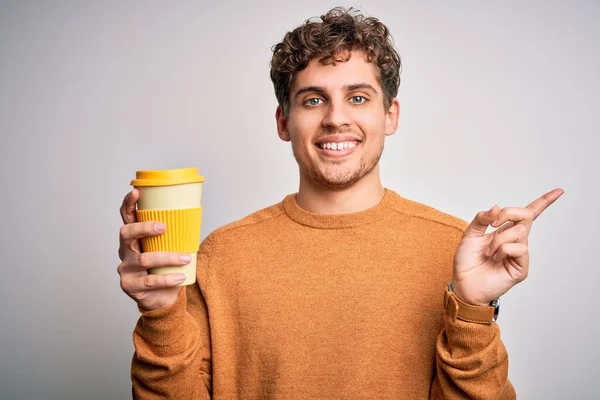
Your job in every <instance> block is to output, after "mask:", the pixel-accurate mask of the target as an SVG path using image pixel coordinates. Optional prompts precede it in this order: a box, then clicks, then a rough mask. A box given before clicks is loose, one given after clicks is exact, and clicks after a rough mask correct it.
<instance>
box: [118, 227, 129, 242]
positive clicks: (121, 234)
mask: <svg viewBox="0 0 600 400" xmlns="http://www.w3.org/2000/svg"><path fill="white" fill-rule="evenodd" d="M128 231H129V228H128V227H127V225H123V226H121V228H119V237H120V238H121V239H125V238H127V232H128Z"/></svg>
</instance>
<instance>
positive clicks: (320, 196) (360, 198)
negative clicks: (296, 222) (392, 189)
mask: <svg viewBox="0 0 600 400" xmlns="http://www.w3.org/2000/svg"><path fill="white" fill-rule="evenodd" d="M384 194H385V190H384V188H383V186H382V184H381V179H380V178H379V164H377V165H376V166H375V168H373V169H372V170H371V171H370V172H369V173H368V174H367V175H365V176H363V177H362V178H361V179H360V180H359V181H358V182H356V183H355V184H354V185H352V186H350V187H348V188H345V189H332V188H327V187H323V186H321V185H319V184H317V183H315V182H313V181H311V180H310V179H309V178H308V177H305V176H304V175H303V174H300V189H299V190H298V194H297V195H296V202H297V203H298V205H299V206H300V207H301V208H303V209H304V210H306V211H309V212H312V213H316V214H346V213H354V212H359V211H364V210H366V209H369V208H371V207H375V206H376V205H377V204H379V203H380V202H381V200H382V199H383V196H384Z"/></svg>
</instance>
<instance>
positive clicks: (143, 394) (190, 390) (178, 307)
mask: <svg viewBox="0 0 600 400" xmlns="http://www.w3.org/2000/svg"><path fill="white" fill-rule="evenodd" d="M209 242H210V237H209V238H207V239H206V240H205V241H204V242H203V243H202V245H201V246H200V251H199V252H198V258H197V282H196V284H193V285H190V286H187V287H185V288H182V289H181V290H180V292H179V295H178V297H177V300H176V301H175V303H173V304H172V305H170V306H169V307H167V308H162V309H158V310H153V311H143V310H140V311H141V312H142V315H141V317H140V319H139V321H138V323H137V326H136V327H135V330H134V332H133V343H134V347H135V354H134V357H133V360H132V365H131V379H132V384H133V387H132V391H133V397H134V398H137V399H165V398H169V399H171V398H172V399H210V398H211V390H212V364H211V345H210V329H209V322H208V312H207V306H206V302H205V297H204V293H203V291H202V288H205V287H206V274H207V273H206V271H207V270H208V261H209V258H210V257H209V254H210V252H209Z"/></svg>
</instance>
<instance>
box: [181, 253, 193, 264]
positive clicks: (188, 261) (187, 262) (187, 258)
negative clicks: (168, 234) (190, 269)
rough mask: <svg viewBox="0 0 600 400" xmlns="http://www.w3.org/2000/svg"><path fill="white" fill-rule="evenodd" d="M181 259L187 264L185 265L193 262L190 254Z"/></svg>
mask: <svg viewBox="0 0 600 400" xmlns="http://www.w3.org/2000/svg"><path fill="white" fill-rule="evenodd" d="M179 259H180V260H181V262H182V263H185V264H189V263H190V261H192V257H190V256H189V254H184V255H182V256H180V257H179Z"/></svg>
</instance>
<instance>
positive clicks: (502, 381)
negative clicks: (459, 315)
mask: <svg viewBox="0 0 600 400" xmlns="http://www.w3.org/2000/svg"><path fill="white" fill-rule="evenodd" d="M430 399H431V400H434V399H435V400H441V399H481V400H483V399H501V400H509V399H510V400H512V399H516V393H515V390H514V388H513V386H512V384H511V383H510V381H509V380H508V354H507V352H506V348H505V347H504V344H503V343H502V341H501V340H500V328H499V327H498V325H497V324H495V323H494V324H491V325H485V324H478V323H472V322H466V321H462V320H459V319H457V320H456V321H452V318H451V316H450V315H449V313H448V312H444V329H442V331H441V332H440V334H439V335H438V338H437V342H436V373H435V377H434V380H433V384H432V386H431V392H430Z"/></svg>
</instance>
